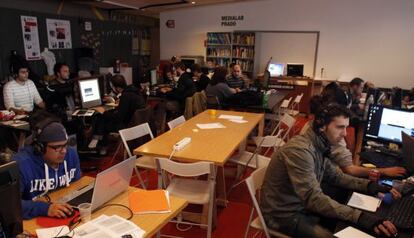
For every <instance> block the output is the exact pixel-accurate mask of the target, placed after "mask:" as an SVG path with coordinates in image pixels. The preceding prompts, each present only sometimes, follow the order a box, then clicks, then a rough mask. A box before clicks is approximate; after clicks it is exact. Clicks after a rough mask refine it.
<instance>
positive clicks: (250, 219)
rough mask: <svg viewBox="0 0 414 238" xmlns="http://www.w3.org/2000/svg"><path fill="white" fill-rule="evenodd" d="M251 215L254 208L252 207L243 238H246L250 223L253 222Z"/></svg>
mask: <svg viewBox="0 0 414 238" xmlns="http://www.w3.org/2000/svg"><path fill="white" fill-rule="evenodd" d="M253 214H254V208H253V207H252V210H251V212H250V217H249V221H248V222H247V227H246V232H245V233H244V238H247V235H248V234H249V230H250V223H252V220H253Z"/></svg>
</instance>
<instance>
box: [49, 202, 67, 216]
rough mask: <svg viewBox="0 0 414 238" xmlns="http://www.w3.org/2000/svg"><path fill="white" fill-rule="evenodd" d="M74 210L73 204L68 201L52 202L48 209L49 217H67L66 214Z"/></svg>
mask: <svg viewBox="0 0 414 238" xmlns="http://www.w3.org/2000/svg"><path fill="white" fill-rule="evenodd" d="M72 212H73V208H72V206H70V205H69V204H67V203H52V204H50V206H49V209H48V210H47V215H48V216H49V217H57V218H66V217H67V215H66V214H70V213H72Z"/></svg>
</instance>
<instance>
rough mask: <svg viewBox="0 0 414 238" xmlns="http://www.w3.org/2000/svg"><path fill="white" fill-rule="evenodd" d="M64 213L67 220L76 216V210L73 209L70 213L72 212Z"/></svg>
mask: <svg viewBox="0 0 414 238" xmlns="http://www.w3.org/2000/svg"><path fill="white" fill-rule="evenodd" d="M63 213H65V215H66V218H70V217H73V216H74V215H75V210H74V209H72V211H70V212H65V211H64V212H63Z"/></svg>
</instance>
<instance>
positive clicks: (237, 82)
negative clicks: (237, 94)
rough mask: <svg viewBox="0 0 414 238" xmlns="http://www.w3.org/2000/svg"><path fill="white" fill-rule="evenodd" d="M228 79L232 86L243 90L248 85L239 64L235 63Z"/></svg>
mask: <svg viewBox="0 0 414 238" xmlns="http://www.w3.org/2000/svg"><path fill="white" fill-rule="evenodd" d="M226 80H227V84H228V85H229V87H230V88H234V89H239V90H241V89H245V88H246V87H247V85H246V80H245V78H244V76H243V72H242V70H241V67H240V65H238V64H234V65H233V67H232V71H231V74H230V75H228V76H227V79H226Z"/></svg>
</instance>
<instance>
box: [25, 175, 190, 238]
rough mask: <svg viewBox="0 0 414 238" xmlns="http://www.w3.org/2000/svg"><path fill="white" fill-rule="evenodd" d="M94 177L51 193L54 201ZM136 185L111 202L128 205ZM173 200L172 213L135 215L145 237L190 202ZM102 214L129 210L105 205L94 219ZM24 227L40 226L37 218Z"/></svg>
mask: <svg viewBox="0 0 414 238" xmlns="http://www.w3.org/2000/svg"><path fill="white" fill-rule="evenodd" d="M93 180H94V179H93V178H91V177H86V176H85V177H82V178H81V179H80V180H79V181H76V182H75V183H72V184H71V185H70V187H69V188H64V189H61V190H58V191H56V192H53V193H52V194H51V195H50V198H51V200H52V201H57V200H58V199H59V198H61V197H63V196H64V195H66V194H68V193H70V192H73V191H76V190H78V189H80V188H82V187H84V186H85V185H88V184H89V183H91V182H92V181H93ZM135 190H136V188H135V187H129V189H128V191H126V192H124V193H122V194H120V195H118V196H116V197H115V198H113V199H112V200H111V201H109V203H111V204H123V205H126V206H128V193H129V192H133V191H135ZM170 201H171V211H172V212H170V213H163V214H145V215H134V216H133V217H132V219H131V222H133V223H135V224H136V225H137V226H139V227H140V228H142V229H143V230H144V231H145V235H144V237H151V236H153V235H154V234H155V233H157V232H158V231H159V230H160V229H161V228H162V227H163V226H164V225H165V224H167V223H168V222H169V221H170V220H171V219H172V218H174V217H175V216H177V214H178V213H180V212H181V211H182V210H183V209H184V208H185V207H186V206H187V204H188V202H187V201H186V200H184V199H182V198H178V197H174V196H170ZM102 214H105V215H109V216H110V215H114V214H116V215H118V216H121V217H128V216H129V211H127V210H126V209H125V208H122V207H105V208H103V209H100V210H98V211H96V212H94V213H93V214H92V219H93V218H96V217H98V216H100V215H102ZM23 227H24V230H25V231H29V232H30V233H32V234H35V232H36V229H39V228H41V227H39V226H38V225H37V224H36V219H31V220H26V221H24V222H23Z"/></svg>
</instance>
